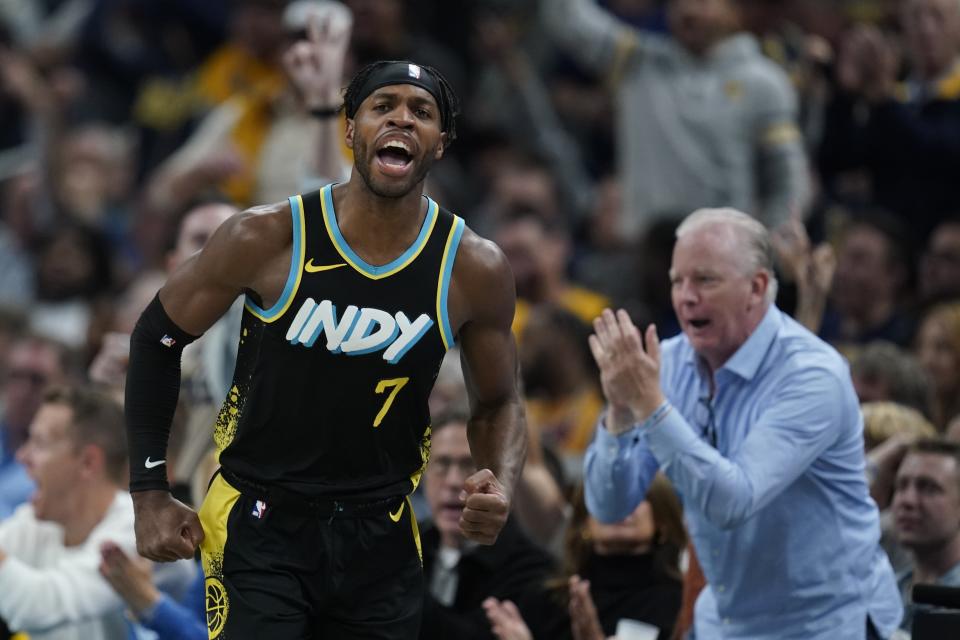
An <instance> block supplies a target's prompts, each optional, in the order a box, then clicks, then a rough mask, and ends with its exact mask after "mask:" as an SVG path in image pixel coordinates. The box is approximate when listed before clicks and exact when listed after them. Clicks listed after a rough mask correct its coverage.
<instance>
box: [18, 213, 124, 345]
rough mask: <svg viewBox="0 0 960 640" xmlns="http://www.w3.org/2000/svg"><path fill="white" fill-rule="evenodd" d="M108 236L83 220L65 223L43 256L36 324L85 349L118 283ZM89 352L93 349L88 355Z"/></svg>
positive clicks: (33, 324)
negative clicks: (111, 292) (109, 295)
mask: <svg viewBox="0 0 960 640" xmlns="http://www.w3.org/2000/svg"><path fill="white" fill-rule="evenodd" d="M112 263H113V261H112V256H111V254H110V247H109V245H108V243H107V241H106V236H104V235H103V234H102V233H100V232H99V231H97V230H96V229H94V228H92V227H88V226H85V225H81V224H74V223H69V224H62V225H59V226H57V227H56V228H55V229H54V230H53V232H52V233H51V234H50V235H49V236H47V237H46V238H44V240H43V242H42V245H41V248H40V250H39V252H38V255H37V261H36V269H37V300H36V302H35V304H34V305H33V306H32V307H31V309H30V316H29V317H30V327H31V329H33V330H34V331H36V332H38V333H41V334H43V335H47V336H51V337H55V338H56V339H57V340H59V341H61V342H63V343H65V344H67V345H68V346H70V347H71V348H74V349H77V350H80V351H82V350H83V349H85V348H86V347H87V345H88V342H89V338H90V336H91V334H95V333H96V329H97V327H98V325H99V324H100V323H101V322H102V320H103V318H104V317H105V316H106V315H107V314H108V312H109V305H108V294H109V293H110V291H111V288H112V287H113V284H114V277H113V275H114V274H113V264H112ZM83 355H84V356H86V355H87V354H83Z"/></svg>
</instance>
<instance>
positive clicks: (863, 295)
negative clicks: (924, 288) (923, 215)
mask: <svg viewBox="0 0 960 640" xmlns="http://www.w3.org/2000/svg"><path fill="white" fill-rule="evenodd" d="M909 274H910V261H909V259H908V258H907V255H906V252H905V247H904V234H903V230H902V228H901V226H900V225H899V224H898V222H897V221H896V220H895V219H892V218H889V217H885V216H882V215H881V214H871V215H869V216H862V217H859V218H856V219H855V220H853V221H852V222H851V224H850V225H849V227H847V229H846V231H845V232H844V234H843V237H842V239H841V240H840V246H839V247H838V249H837V269H836V272H835V273H834V277H833V288H832V291H831V294H830V302H829V306H828V308H827V313H826V314H825V316H824V319H823V324H822V326H821V327H820V337H822V338H823V339H824V340H826V341H827V342H829V343H831V344H833V345H834V346H837V347H838V348H840V349H841V351H842V350H844V349H845V348H848V347H850V346H852V345H859V344H865V343H867V342H872V341H874V340H887V341H889V342H893V343H894V344H897V345H900V346H906V345H908V344H909V343H910V339H911V338H912V336H913V323H912V322H911V320H910V318H909V317H908V316H907V315H906V314H905V313H904V311H903V309H902V307H901V296H902V294H903V290H904V287H905V286H906V285H907V283H908V282H909Z"/></svg>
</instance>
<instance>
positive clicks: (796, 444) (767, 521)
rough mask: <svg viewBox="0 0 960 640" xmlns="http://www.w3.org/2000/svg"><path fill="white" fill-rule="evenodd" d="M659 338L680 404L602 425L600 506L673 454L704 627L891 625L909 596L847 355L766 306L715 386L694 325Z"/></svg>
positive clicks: (594, 495) (803, 630)
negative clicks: (877, 495)
mask: <svg viewBox="0 0 960 640" xmlns="http://www.w3.org/2000/svg"><path fill="white" fill-rule="evenodd" d="M661 353H662V356H661V369H660V380H661V387H662V389H663V392H664V394H665V395H666V397H667V399H668V401H669V402H670V403H671V404H672V405H673V409H672V410H671V411H670V412H669V413H667V414H666V416H665V417H663V419H662V420H661V421H660V422H658V423H657V424H655V425H652V426H651V425H648V424H644V425H641V426H640V427H638V428H634V429H632V430H630V431H628V432H626V433H624V434H622V435H620V436H619V437H617V436H614V435H612V434H611V433H609V432H608V431H607V430H606V429H605V428H598V429H597V436H596V439H595V440H594V442H593V443H592V444H591V445H590V448H589V450H588V451H587V456H586V469H585V474H586V479H585V482H586V498H587V506H588V507H589V509H590V512H591V513H592V514H593V515H594V516H595V517H597V518H598V519H600V520H602V521H605V522H613V521H617V520H621V519H623V518H624V517H626V516H627V515H628V514H629V513H630V512H631V511H632V510H633V509H634V508H635V507H636V505H637V504H638V503H639V502H640V501H641V500H643V497H644V495H645V494H646V491H647V487H648V486H649V484H650V481H651V479H652V478H653V476H654V474H655V473H656V471H657V470H658V469H663V471H664V472H665V473H666V474H667V476H668V477H669V478H670V480H671V481H672V482H673V485H674V487H676V489H677V491H678V492H679V493H680V495H681V497H682V499H683V502H684V512H685V517H686V521H687V524H688V527H689V529H690V534H691V536H692V539H693V542H694V546H695V548H696V551H697V555H698V559H699V561H700V564H701V566H702V567H703V572H704V575H705V576H706V578H707V582H708V585H707V587H706V588H705V589H704V590H703V591H702V592H701V594H700V597H699V598H698V600H697V604H696V609H695V615H694V619H695V631H696V637H697V638H707V639H711V640H712V639H714V638H751V639H758V638H770V639H774V638H775V639H776V640H786V639H788V638H797V639H799V638H803V639H804V640H810V639H814V638H816V639H823V640H842V639H846V638H851V639H854V638H855V639H857V640H862V639H863V638H864V635H865V630H866V621H867V617H868V616H869V617H870V619H871V620H872V622H873V624H874V625H875V627H876V628H877V629H878V630H879V632H880V634H881V636H882V637H888V636H889V635H890V634H891V633H892V632H893V631H894V630H895V629H896V628H897V625H898V623H899V622H900V618H901V615H902V613H903V607H902V605H901V601H900V595H899V593H898V591H897V584H896V581H895V578H894V574H893V570H892V569H891V567H890V563H889V561H888V560H887V557H886V555H885V554H884V553H883V551H882V550H881V548H880V546H879V540H880V522H879V514H878V511H877V507H876V504H875V503H874V502H873V500H872V499H871V498H870V495H869V491H868V488H867V483H866V479H865V476H864V465H865V462H864V450H863V448H864V444H863V420H862V417H861V414H860V408H859V405H858V402H857V397H856V394H855V393H854V390H853V385H852V383H851V381H850V374H849V371H848V368H847V365H846V363H845V361H844V360H843V359H842V358H841V357H840V355H839V354H838V353H837V352H836V351H835V350H834V349H833V348H831V347H830V346H828V345H827V344H826V343H824V342H823V341H821V340H820V339H819V338H817V337H816V336H814V335H813V334H811V333H810V332H809V331H807V330H806V329H804V328H803V327H801V326H800V325H799V324H797V323H796V322H795V321H794V320H793V319H791V318H790V317H789V316H787V315H786V314H784V313H782V312H781V311H780V310H779V309H777V308H776V307H774V306H772V305H771V307H770V309H768V311H767V312H766V314H765V316H764V318H763V320H762V321H761V322H760V324H759V325H758V326H757V328H756V330H754V332H753V333H752V334H751V335H750V337H749V338H748V339H747V341H746V342H745V343H744V344H743V345H742V346H741V347H740V349H738V350H737V352H736V353H735V354H734V355H733V356H731V358H730V359H729V360H728V361H727V362H726V363H725V364H724V365H723V366H722V367H721V368H720V369H719V370H717V371H716V372H715V376H714V379H715V385H716V391H715V393H714V395H713V398H712V399H711V398H710V391H709V390H710V382H709V374H708V373H707V372H706V371H705V369H703V364H702V362H701V360H700V359H699V358H698V357H697V356H696V354H695V353H694V351H693V348H692V347H691V345H690V343H689V341H688V340H687V338H686V336H684V335H680V336H677V337H675V338H672V339H670V340H667V341H665V342H664V343H663V344H662V345H661ZM711 443H713V444H711Z"/></svg>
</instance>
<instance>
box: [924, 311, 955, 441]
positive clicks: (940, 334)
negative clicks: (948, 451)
mask: <svg viewBox="0 0 960 640" xmlns="http://www.w3.org/2000/svg"><path fill="white" fill-rule="evenodd" d="M917 358H918V359H919V360H920V365H921V366H922V367H923V368H924V370H925V371H926V373H927V376H928V378H929V379H930V384H931V386H932V387H933V398H932V403H931V405H932V406H931V417H932V418H933V424H934V426H936V427H937V429H939V430H940V431H941V432H942V431H944V430H945V429H946V427H947V423H949V422H950V420H952V419H953V418H954V417H955V416H956V415H958V414H960V303H957V302H955V303H952V304H943V305H938V306H936V307H934V308H932V309H931V310H930V311H928V312H927V314H926V315H925V316H924V318H923V320H922V321H921V322H920V330H919V331H918V332H917Z"/></svg>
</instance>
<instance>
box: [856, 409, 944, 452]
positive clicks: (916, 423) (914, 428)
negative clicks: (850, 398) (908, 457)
mask: <svg viewBox="0 0 960 640" xmlns="http://www.w3.org/2000/svg"><path fill="white" fill-rule="evenodd" d="M860 410H861V411H863V438H864V444H865V446H866V449H867V451H870V450H871V449H873V448H874V447H876V446H878V445H880V444H882V443H884V442H885V441H886V440H888V439H889V438H891V437H893V436H897V435H899V436H902V437H908V438H911V439H912V440H919V439H921V438H934V437H936V435H937V430H936V429H935V428H934V427H933V424H931V422H930V421H929V420H927V419H926V418H925V417H924V415H923V414H922V413H920V412H919V411H917V410H916V409H913V408H911V407H907V406H904V405H902V404H897V403H896V402H866V403H864V404H862V405H861V406H860Z"/></svg>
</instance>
